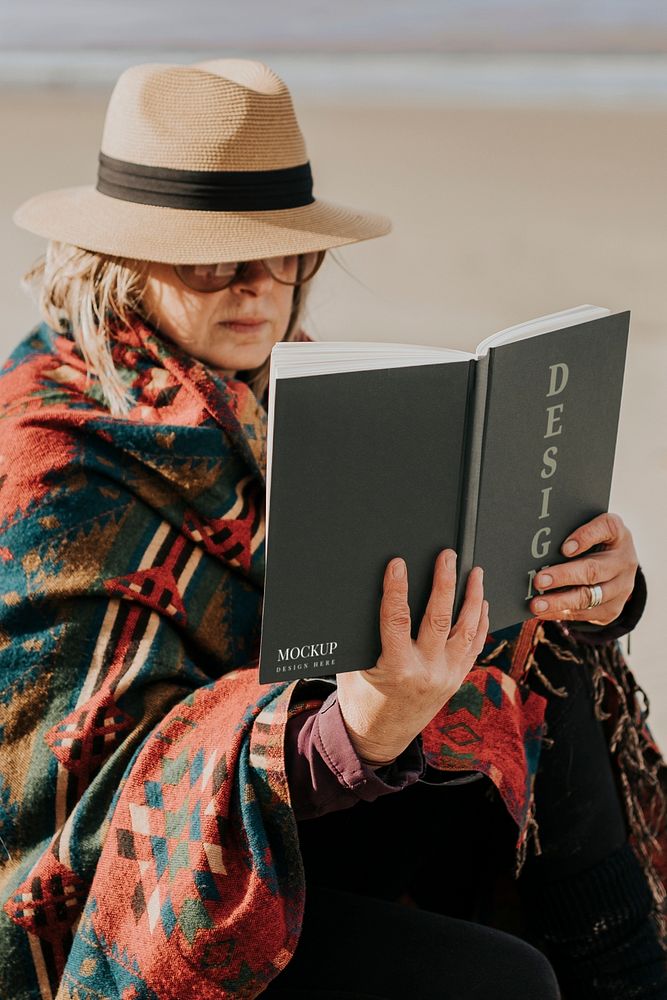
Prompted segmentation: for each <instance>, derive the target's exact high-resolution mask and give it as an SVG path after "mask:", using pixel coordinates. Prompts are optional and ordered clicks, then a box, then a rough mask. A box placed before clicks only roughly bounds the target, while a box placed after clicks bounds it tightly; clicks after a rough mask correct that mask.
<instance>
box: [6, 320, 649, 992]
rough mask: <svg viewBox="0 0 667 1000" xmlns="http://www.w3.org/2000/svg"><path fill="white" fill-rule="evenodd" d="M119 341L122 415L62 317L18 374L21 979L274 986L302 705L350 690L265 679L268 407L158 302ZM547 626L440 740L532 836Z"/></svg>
mask: <svg viewBox="0 0 667 1000" xmlns="http://www.w3.org/2000/svg"><path fill="white" fill-rule="evenodd" d="M113 357H114V363H115V365H116V367H117V369H118V371H119V373H120V375H121V377H122V379H123V381H124V383H125V385H126V386H127V387H128V389H129V390H130V392H131V394H132V399H133V406H132V409H131V411H130V412H129V414H127V415H126V416H124V417H122V418H121V417H118V418H116V417H113V416H111V415H110V413H109V411H108V408H107V407H106V406H105V404H104V401H103V399H102V398H101V395H100V392H99V386H98V385H97V384H96V383H91V382H89V381H88V380H87V378H86V369H85V364H84V361H83V358H82V356H81V353H80V351H79V350H78V348H77V347H76V346H75V344H74V343H73V341H72V339H71V338H70V337H68V336H66V335H60V334H57V333H55V332H54V331H53V330H51V329H49V328H48V327H47V326H45V325H42V326H40V327H38V328H36V329H35V330H34V331H33V332H32V333H31V334H30V335H29V336H28V337H27V338H26V339H25V340H24V341H23V342H22V343H21V344H20V345H19V346H18V347H17V348H16V350H15V351H14V352H13V354H12V355H11V357H10V358H9V360H8V361H7V362H6V364H5V366H4V368H3V371H2V374H1V376H0V418H1V419H0V483H1V484H2V485H1V489H0V528H1V530H2V534H1V536H0V563H1V565H2V570H3V578H2V580H3V586H2V588H1V590H0V732H1V741H2V749H1V756H0V838H1V840H0V885H1V886H2V903H3V904H4V911H0V995H1V996H3V997H7V998H9V997H11V998H12V1000H34V998H40V1000H53V998H57V1000H66V998H71V1000H74V998H77V1000H93V998H94V1000H104V998H109V1000H117V998H118V1000H139V998H142V1000H144V998H146V1000H148V998H158V997H159V998H160V1000H177V998H182V997H183V996H187V995H190V994H192V995H196V996H198V997H200V998H201V1000H207V998H210V1000H214V998H215V1000H221V998H224V997H240V998H252V997H256V996H257V995H258V994H259V993H260V992H261V991H262V990H263V989H264V988H265V987H266V985H267V984H268V982H269V981H270V980H271V979H272V978H273V977H275V976H276V975H277V974H278V972H279V971H280V970H281V969H282V968H283V967H284V966H285V965H286V964H287V962H288V961H289V959H290V957H291V955H292V954H293V952H294V949H295V947H296V943H297V940H298V937H299V934H300V929H301V921H302V914H303V905H304V899H305V885H304V874H303V865H302V862H301V857H300V853H299V846H298V837H297V827H296V821H295V818H294V813H293V811H292V809H291V805H290V794H289V789H288V785H287V780H286V774H285V762H284V748H283V738H284V730H285V724H286V720H287V719H288V717H290V716H291V715H292V714H293V713H297V712H301V711H304V710H306V709H309V708H311V707H313V706H319V705H320V704H321V703H322V701H323V700H324V698H325V697H326V696H327V694H328V693H329V690H330V688H329V687H328V686H326V687H325V685H323V684H322V683H321V682H319V681H316V680H315V681H306V680H297V681H294V682H291V683H281V684H274V685H269V686H266V685H265V686H260V685H259V684H258V681H257V669H256V668H257V655H258V640H259V629H260V620H261V601H262V585H263V572H264V565H263V559H264V469H265V444H266V411H265V408H264V406H262V405H261V403H260V402H258V401H257V399H256V398H255V396H254V395H253V393H252V391H251V390H250V389H249V387H248V386H247V385H246V383H245V382H243V381H242V380H240V379H228V380H223V379H221V378H219V377H217V376H216V375H215V374H213V373H212V372H211V371H210V370H209V369H208V368H207V367H206V366H205V365H203V364H201V363H200V362H198V361H196V360H195V359H193V358H191V357H189V356H188V355H186V354H185V353H184V352H182V351H181V350H180V349H179V348H177V347H176V346H175V345H173V344H171V343H169V342H167V341H166V340H163V339H162V338H161V337H160V336H159V335H158V334H157V332H156V331H155V330H153V329H151V328H150V327H149V326H147V325H146V324H144V323H143V322H141V321H139V320H138V319H137V320H136V322H135V323H134V324H133V326H132V327H131V328H130V329H125V330H118V331H117V334H116V336H115V337H114V340H113ZM264 402H266V401H265V400H264ZM546 641H548V640H547V638H546V637H545V635H544V632H543V630H542V629H540V628H538V627H537V626H536V623H535V622H533V623H528V624H527V625H526V626H524V627H523V629H521V630H518V629H515V630H513V631H512V632H510V633H507V634H506V635H504V636H501V637H498V636H496V637H489V642H488V643H487V646H486V648H485V651H484V655H483V656H482V658H481V660H480V665H479V666H478V667H477V668H476V669H475V670H474V671H473V672H472V673H471V675H470V676H469V679H468V680H467V682H466V684H465V685H464V686H463V687H462V688H461V690H460V691H459V692H458V694H457V695H456V697H455V698H454V699H453V700H452V701H451V702H450V703H449V704H448V706H446V708H445V709H443V711H442V712H441V713H440V714H439V715H438V717H436V719H435V720H434V721H433V722H432V723H431V724H430V726H429V727H428V728H427V730H425V731H424V734H423V741H424V749H425V753H426V756H427V760H428V761H429V763H430V764H431V765H432V766H435V767H437V768H441V769H454V770H456V769H465V770H467V769H471V768H475V769H479V770H482V771H484V772H485V773H487V774H488V775H489V776H490V777H491V779H492V780H493V781H494V782H495V784H496V785H497V786H498V788H499V790H500V792H501V794H502V797H503V800H504V801H505V803H506V805H507V808H508V809H509V811H510V812H511V814H512V816H513V817H514V819H515V820H516V823H517V828H518V845H519V854H520V855H521V852H522V851H523V850H525V845H526V840H527V835H528V833H529V832H530V830H531V828H532V827H534V820H533V817H532V786H533V778H534V775H535V769H536V766H537V761H538V756H539V748H540V743H541V739H542V736H543V733H544V723H543V718H544V706H545V704H546V698H545V697H544V696H542V695H540V694H537V693H535V692H534V691H533V690H531V689H530V688H529V686H528V685H527V684H526V678H527V676H528V675H529V674H530V672H531V671H534V670H538V669H539V667H538V660H539V656H538V655H537V652H538V651H539V646H540V643H542V642H546ZM570 655H573V654H570ZM596 655H597V654H596ZM614 657H616V659H614ZM614 664H615V665H614ZM596 669H598V672H599V675H600V677H601V678H602V677H603V675H604V678H603V679H602V680H601V682H600V683H601V688H600V690H601V692H602V687H604V686H605V684H607V681H608V682H609V683H608V684H607V687H609V689H610V690H611V688H612V687H613V690H614V692H615V697H616V702H615V710H614V720H613V721H614V725H615V731H617V732H618V733H620V732H621V729H622V726H623V725H624V726H625V727H626V729H627V730H628V732H629V733H630V735H631V736H632V734H634V735H635V736H636V735H637V733H638V732H639V731H640V729H639V727H638V724H637V722H636V716H637V711H636V700H635V699H634V690H633V688H632V682H631V679H629V676H630V675H629V673H628V672H627V670H626V668H625V667H624V665H620V666H619V664H618V654H617V652H615V653H614V654H613V655H612V654H611V653H609V656H608V657H607V660H606V661H605V662H604V663H603V662H602V661H600V662H599V663H598V664H597V667H596ZM605 678H606V680H605ZM602 702H603V697H602V693H601V696H600V705H601V706H602ZM619 720H620V721H619ZM619 725H620V726H621V729H619ZM633 727H634V728H633ZM641 733H642V735H641V739H642V740H643V743H642V744H641V747H639V744H638V743H637V740H636V739H635V742H634V743H633V744H632V746H633V747H634V748H635V749H634V750H632V753H634V754H635V756H634V757H632V753H631V754H630V758H631V759H630V758H628V759H627V760H626V761H625V762H622V761H621V763H620V764H619V768H620V771H621V773H622V774H625V775H631V774H632V768H633V767H635V768H636V771H637V774H641V776H642V778H641V780H642V781H643V782H644V783H643V784H642V783H641V781H640V782H639V783H638V782H637V781H634V782H630V786H631V787H630V791H629V792H628V808H629V809H630V808H633V809H635V811H636V814H637V817H638V818H637V819H636V823H635V827H634V829H636V830H638V834H637V836H638V843H640V842H641V844H640V846H641V845H644V846H643V848H642V850H643V857H644V858H645V859H646V864H647V865H649V866H650V865H651V863H652V862H651V858H650V851H649V848H648V847H646V846H645V845H646V844H648V843H649V840H650V837H651V836H652V829H650V826H651V822H653V820H654V818H653V820H652V819H651V816H650V815H649V813H650V809H649V808H648V806H647V803H648V802H649V799H650V798H651V796H650V792H651V788H650V787H649V784H650V781H649V779H650V780H652V781H653V783H654V785H653V787H655V784H656V780H657V779H656V775H657V774H658V767H659V766H660V760H659V755H658V754H657V750H654V748H653V747H652V744H651V743H650V734H648V733H647V731H645V730H641ZM631 742H632V740H630V742H628V739H620V737H619V743H618V747H619V748H620V749H619V755H620V754H621V752H622V753H626V756H627V753H628V749H627V748H628V746H629V745H630V743H631ZM638 747H639V749H638ZM653 752H654V756H653V757H651V758H650V761H649V763H650V765H651V767H652V770H651V767H647V764H646V762H647V760H648V759H649V757H650V754H651V753H653ZM647 775H648V777H646V776H647ZM647 782H649V783H648V784H647ZM642 789H643V792H642ZM646 789H648V791H646ZM644 792H646V794H644ZM642 795H643V798H642ZM653 798H655V797H653ZM645 817H648V818H647V819H646V820H645ZM640 820H641V822H644V825H645V827H646V831H645V833H643V832H642V830H641V829H640ZM653 826H655V822H653ZM650 870H651V872H652V873H653V884H654V886H655V892H656V897H657V896H658V895H659V893H660V892H661V891H662V882H661V880H660V878H659V877H658V875H657V874H656V871H655V869H654V868H651V869H650Z"/></svg>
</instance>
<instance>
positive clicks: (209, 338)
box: [143, 261, 294, 375]
mask: <svg viewBox="0 0 667 1000" xmlns="http://www.w3.org/2000/svg"><path fill="white" fill-rule="evenodd" d="M293 296H294V287H293V286H291V285H284V284H281V283H280V282H278V281H276V280H275V279H274V278H273V277H272V276H271V275H270V274H269V272H268V271H267V270H266V268H265V267H264V265H263V264H262V263H261V261H252V262H250V263H249V264H248V265H247V267H246V269H245V272H244V273H243V275H242V276H241V277H239V278H236V279H235V280H234V281H233V282H232V284H231V285H229V287H228V288H223V289H222V291H219V292H196V291H194V290H193V289H191V288H188V287H187V285H184V284H183V282H182V281H181V279H180V278H179V277H178V275H177V274H176V271H175V270H174V268H173V267H172V265H171V264H157V263H151V264H149V265H148V272H147V284H146V292H145V295H144V299H143V304H144V309H145V311H146V314H147V316H148V318H149V320H151V321H152V322H153V323H154V324H155V326H157V328H158V329H159V330H160V332H161V333H163V334H164V335H165V336H166V337H168V338H169V339H170V340H172V341H173V342H174V343H176V344H178V345H179V346H180V347H182V348H183V349H184V350H186V351H187V352H188V354H191V355H193V357H195V358H198V359H199V360H200V361H204V362H206V364H208V365H209V366H210V367H211V368H214V369H216V370H217V371H220V372H221V373H223V374H227V375H233V374H234V373H235V372H237V371H244V370H245V369H251V368H258V367H259V366H260V365H261V364H262V363H263V362H264V361H265V360H266V358H267V357H268V356H269V354H270V353H271V348H272V347H273V345H274V344H277V343H278V341H280V340H282V339H283V337H284V336H285V334H286V332H287V327H288V325H289V318H290V313H291V310H292V299H293Z"/></svg>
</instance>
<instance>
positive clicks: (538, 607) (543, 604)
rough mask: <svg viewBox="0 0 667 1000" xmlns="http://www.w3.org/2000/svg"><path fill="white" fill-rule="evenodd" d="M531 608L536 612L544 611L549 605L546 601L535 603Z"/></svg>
mask: <svg viewBox="0 0 667 1000" xmlns="http://www.w3.org/2000/svg"><path fill="white" fill-rule="evenodd" d="M533 607H534V608H535V610H536V611H546V610H547V608H548V607H549V604H548V602H547V601H535V603H534V604H533Z"/></svg>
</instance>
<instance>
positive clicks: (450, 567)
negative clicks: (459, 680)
mask: <svg viewBox="0 0 667 1000" xmlns="http://www.w3.org/2000/svg"><path fill="white" fill-rule="evenodd" d="M455 590H456V552H454V551H453V549H444V550H443V551H442V552H440V553H439V555H438V558H437V559H436V561H435V569H434V571H433V587H432V589H431V594H430V596H429V599H428V604H427V605H426V611H425V612H424V617H423V618H422V620H421V624H420V626H419V635H418V636H417V645H418V647H419V649H420V651H421V652H422V653H423V654H424V656H426V657H427V658H431V659H432V658H434V657H435V656H437V655H438V654H439V653H442V651H443V649H444V647H445V642H446V641H447V637H448V635H449V632H450V629H451V627H452V615H453V613H454V593H455Z"/></svg>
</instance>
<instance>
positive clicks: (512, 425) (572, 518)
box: [260, 306, 630, 683]
mask: <svg viewBox="0 0 667 1000" xmlns="http://www.w3.org/2000/svg"><path fill="white" fill-rule="evenodd" d="M629 317H630V314H629V313H628V312H624V313H618V314H615V315H610V313H609V310H608V309H603V308H600V307H597V306H579V307H577V308H575V309H569V310H566V311H564V312H560V313H555V314H553V315H550V316H544V317H542V318H540V319H536V320H533V321H531V322H529V323H524V324H521V325H520V326H515V327H512V328H510V329H508V330H503V331H502V332H500V333H496V334H494V335H493V336H491V337H488V338H487V339H486V340H483V341H482V342H481V343H480V344H479V345H478V347H477V351H476V353H475V354H469V353H466V352H464V351H455V350H449V349H445V348H434V347H418V346H414V345H408V344H382V343H332V342H329V343H322V342H319V343H318V342H315V343H280V344H277V345H276V346H275V347H274V348H273V351H272V352H271V374H270V384H269V440H268V456H267V539H266V580H265V593H264V612H263V621H262V638H261V653H260V680H261V681H262V682H263V683H268V682H271V681H275V680H292V679H293V678H294V677H317V676H329V675H333V674H336V673H341V672H343V671H347V670H360V669H364V668H368V667H372V666H373V665H374V664H375V662H376V660H377V657H378V656H379V654H380V651H381V645H380V633H379V607H380V599H381V595H382V578H383V574H384V570H385V567H386V565H387V563H388V562H389V560H390V559H392V558H393V557H394V556H402V557H403V558H404V559H405V561H406V563H407V567H408V582H409V603H410V609H411V614H412V627H413V635H414V636H416V633H417V630H418V628H419V623H420V621H421V618H422V615H423V613H424V610H425V608H426V603H427V601H428V597H429V594H430V590H431V585H432V579H433V568H434V562H435V558H436V556H437V554H438V552H440V550H441V549H443V548H447V547H451V548H455V549H456V551H457V552H458V588H457V599H456V604H455V607H456V608H458V607H460V604H461V601H462V592H463V588H464V585H465V579H466V577H467V574H468V572H469V570H470V569H471V568H472V566H473V565H481V566H482V567H483V569H484V591H485V596H486V598H487V599H488V601H489V613H490V627H491V630H492V631H493V630H498V629H501V628H504V627H506V626H509V625H512V624H514V623H516V622H520V621H523V620H525V619H526V618H529V617H530V611H529V609H528V606H527V601H528V600H529V599H530V597H532V596H533V593H534V591H533V577H534V575H535V573H536V572H537V571H538V570H539V569H540V568H541V567H543V566H547V565H549V564H551V563H555V562H562V561H564V558H565V557H563V556H561V555H560V552H559V549H560V545H561V543H562V542H563V541H564V540H565V538H566V537H567V535H568V534H569V533H570V532H571V531H573V530H574V529H575V528H576V527H578V526H579V525H580V524H583V523H584V522H585V521H588V520H590V519H591V518H592V517H594V516H596V515H597V514H600V513H602V512H603V511H605V510H607V509H608V503H609V494H610V488H611V476H612V469H613V461H614V451H615V446H616V434H617V427H618V416H619V410H620V403H621V391H622V384H623V372H624V366H625V354H626V347H627V336H628V327H629Z"/></svg>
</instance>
